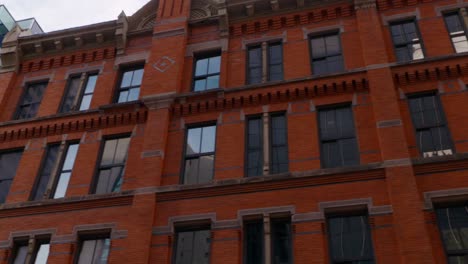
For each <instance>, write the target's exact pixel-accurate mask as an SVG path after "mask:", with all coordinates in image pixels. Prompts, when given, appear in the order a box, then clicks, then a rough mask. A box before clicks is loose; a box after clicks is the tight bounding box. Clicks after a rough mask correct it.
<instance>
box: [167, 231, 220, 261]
mask: <svg viewBox="0 0 468 264" xmlns="http://www.w3.org/2000/svg"><path fill="white" fill-rule="evenodd" d="M210 248H211V230H209V229H197V230H184V231H182V230H180V231H178V232H177V234H176V249H175V251H174V259H175V263H176V264H193V263H197V264H208V263H210Z"/></svg>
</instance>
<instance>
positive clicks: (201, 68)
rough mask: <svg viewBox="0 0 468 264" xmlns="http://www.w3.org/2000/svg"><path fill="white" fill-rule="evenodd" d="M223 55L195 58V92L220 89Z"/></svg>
mask: <svg viewBox="0 0 468 264" xmlns="http://www.w3.org/2000/svg"><path fill="white" fill-rule="evenodd" d="M220 72H221V54H220V53H219V52H218V53H214V54H209V55H205V56H196V57H195V71H194V76H193V91H195V92H199V91H206V90H211V89H216V88H219V75H220Z"/></svg>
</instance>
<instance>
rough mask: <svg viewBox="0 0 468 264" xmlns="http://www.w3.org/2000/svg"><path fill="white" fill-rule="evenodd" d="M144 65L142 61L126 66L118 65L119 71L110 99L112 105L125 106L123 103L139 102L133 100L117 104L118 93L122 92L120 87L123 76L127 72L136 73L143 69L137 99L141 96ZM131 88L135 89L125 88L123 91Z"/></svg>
mask: <svg viewBox="0 0 468 264" xmlns="http://www.w3.org/2000/svg"><path fill="white" fill-rule="evenodd" d="M145 64H146V63H145V62H144V61H140V62H135V63H131V64H127V65H120V67H119V70H118V72H119V73H118V74H119V77H118V78H117V83H116V85H115V89H114V93H113V98H112V103H113V104H125V103H131V102H136V101H138V100H139V99H137V100H133V101H125V102H120V103H119V97H120V92H121V91H122V87H121V86H122V81H123V77H124V74H125V73H126V72H129V71H137V70H140V69H143V76H142V78H141V80H142V83H141V84H140V93H139V96H138V97H140V96H141V85H142V84H143V80H144V76H145V66H146V65H145ZM130 85H131V84H130ZM132 88H135V87H133V86H129V87H128V88H125V91H129V90H131V89H132Z"/></svg>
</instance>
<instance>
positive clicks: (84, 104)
mask: <svg viewBox="0 0 468 264" xmlns="http://www.w3.org/2000/svg"><path fill="white" fill-rule="evenodd" d="M92 98H93V95H92V94H90V95H85V96H83V99H82V100H81V105H80V109H79V110H80V111H84V110H88V109H89V106H90V105H91V99H92Z"/></svg>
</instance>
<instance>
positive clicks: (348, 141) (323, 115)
mask: <svg viewBox="0 0 468 264" xmlns="http://www.w3.org/2000/svg"><path fill="white" fill-rule="evenodd" d="M318 123H319V129H320V141H321V160H322V167H324V168H336V167H343V166H353V165H358V164H359V147H358V142H357V138H356V132H355V129H354V118H353V110H352V108H351V107H350V106H342V107H337V108H325V109H322V110H320V111H319V112H318Z"/></svg>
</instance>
